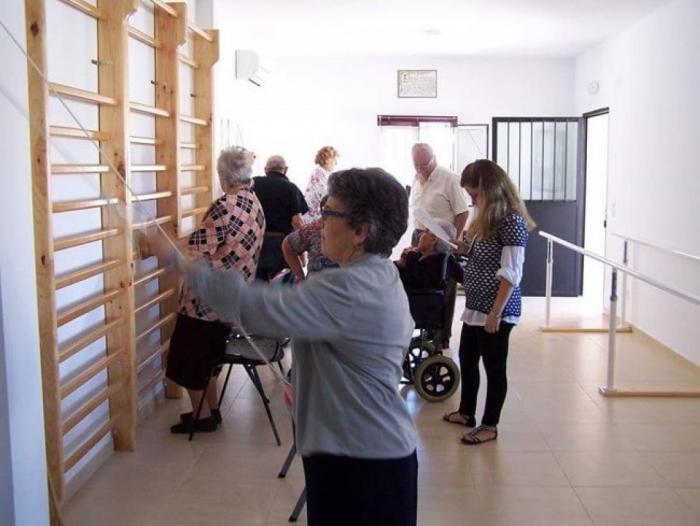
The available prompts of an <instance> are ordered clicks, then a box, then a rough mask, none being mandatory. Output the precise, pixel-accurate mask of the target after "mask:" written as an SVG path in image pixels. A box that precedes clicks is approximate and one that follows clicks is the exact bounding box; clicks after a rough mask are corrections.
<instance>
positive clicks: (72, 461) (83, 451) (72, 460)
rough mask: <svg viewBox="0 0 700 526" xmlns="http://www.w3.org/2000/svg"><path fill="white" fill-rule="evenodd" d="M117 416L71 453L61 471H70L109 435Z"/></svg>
mask: <svg viewBox="0 0 700 526" xmlns="http://www.w3.org/2000/svg"><path fill="white" fill-rule="evenodd" d="M118 416H119V415H115V416H113V417H112V418H111V419H110V420H109V422H107V423H106V424H105V425H103V426H102V427H101V428H100V429H98V430H97V431H96V432H95V434H94V435H92V436H91V437H90V438H89V439H88V440H87V441H86V442H84V443H83V444H82V445H81V446H80V447H79V448H78V449H76V450H75V453H73V454H72V455H71V456H70V457H68V458H67V459H66V461H65V462H64V463H63V470H64V471H68V470H70V469H71V468H72V467H73V466H75V465H76V464H77V463H78V462H80V460H81V459H82V458H83V457H84V456H85V455H87V454H88V453H89V452H90V450H91V449H92V448H93V447H95V446H96V445H97V443H98V442H99V441H100V440H102V439H103V438H104V437H105V436H106V435H107V433H109V432H110V431H111V430H112V429H113V428H114V424H115V422H116V421H117V418H118Z"/></svg>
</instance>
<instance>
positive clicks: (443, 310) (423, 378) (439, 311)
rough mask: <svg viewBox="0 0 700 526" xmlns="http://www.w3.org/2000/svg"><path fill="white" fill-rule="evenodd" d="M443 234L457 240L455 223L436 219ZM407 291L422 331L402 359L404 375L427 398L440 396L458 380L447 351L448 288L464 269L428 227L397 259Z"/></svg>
mask: <svg viewBox="0 0 700 526" xmlns="http://www.w3.org/2000/svg"><path fill="white" fill-rule="evenodd" d="M435 222H436V223H437V225H438V226H439V227H440V228H441V229H442V230H443V232H442V234H443V236H442V237H444V238H447V239H453V238H454V237H455V235H456V231H455V227H454V226H453V225H452V224H451V223H449V222H447V221H442V220H439V219H436V220H435ZM395 264H396V266H397V268H398V270H399V276H400V277H401V280H402V282H403V286H404V289H405V290H406V295H407V296H408V303H409V308H410V310H411V316H413V319H414V321H415V323H416V329H418V330H420V335H418V336H416V337H414V338H413V339H412V340H411V343H410V346H409V349H408V353H407V355H406V359H405V361H404V364H403V370H404V377H405V378H406V380H407V381H408V383H414V384H415V386H416V390H417V391H418V393H419V394H420V396H422V397H423V398H425V399H426V400H428V401H434V402H437V401H441V400H444V399H446V398H448V397H449V396H451V395H452V393H454V391H455V390H456V389H457V386H458V385H459V372H458V371H457V366H456V364H455V363H454V362H453V361H452V360H450V359H449V358H447V357H444V356H442V345H440V342H441V341H442V340H443V338H442V332H443V331H444V330H445V329H444V327H445V324H446V323H447V320H448V319H449V316H448V312H447V310H448V302H447V300H448V298H447V288H448V284H449V282H450V281H451V280H453V279H454V280H459V281H461V279H462V269H461V267H460V266H459V264H458V262H457V260H456V259H455V257H454V256H453V255H452V254H451V248H450V245H449V244H448V243H446V242H445V241H442V240H441V239H439V238H438V237H437V236H436V235H435V234H433V233H432V232H430V231H428V230H424V231H423V232H421V234H420V236H419V238H418V244H417V245H416V246H415V247H408V248H406V249H405V250H404V251H403V253H402V254H401V258H400V259H399V260H398V261H395Z"/></svg>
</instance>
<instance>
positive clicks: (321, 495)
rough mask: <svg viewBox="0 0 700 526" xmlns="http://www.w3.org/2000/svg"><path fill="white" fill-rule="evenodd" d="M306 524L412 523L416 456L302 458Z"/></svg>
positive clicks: (367, 525)
mask: <svg viewBox="0 0 700 526" xmlns="http://www.w3.org/2000/svg"><path fill="white" fill-rule="evenodd" d="M302 460H303V461H304V475H305V478H306V499H307V516H308V524H309V526H326V525H333V526H346V525H347V526H357V525H360V524H361V525H363V526H415V525H416V520H417V509H418V460H417V457H416V453H415V451H414V452H413V453H411V454H410V455H409V456H407V457H404V458H397V459H363V458H353V457H341V456H335V455H309V456H305V457H302Z"/></svg>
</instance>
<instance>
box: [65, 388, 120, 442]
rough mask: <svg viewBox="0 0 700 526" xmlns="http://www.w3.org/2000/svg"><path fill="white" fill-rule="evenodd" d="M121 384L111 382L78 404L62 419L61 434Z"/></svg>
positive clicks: (71, 427) (108, 396)
mask: <svg viewBox="0 0 700 526" xmlns="http://www.w3.org/2000/svg"><path fill="white" fill-rule="evenodd" d="M122 386H123V384H120V383H117V384H112V385H110V386H109V387H105V388H104V389H103V390H102V391H100V393H99V394H98V395H97V396H95V397H94V398H92V399H90V400H89V401H88V402H86V403H85V404H83V405H82V406H80V407H79V408H78V409H77V410H75V411H74V412H73V413H72V414H71V415H70V416H69V417H68V418H66V419H65V420H64V421H63V434H64V435H65V434H66V433H68V432H69V431H70V430H71V429H73V428H74V427H75V426H76V425H78V424H79V423H80V421H81V420H82V419H83V418H85V417H86V416H88V415H89V414H90V413H92V412H93V411H94V410H95V409H97V408H98V407H99V406H100V405H102V404H103V403H105V402H106V401H107V400H109V398H110V397H111V396H112V395H113V394H115V393H116V392H117V391H119V390H120V389H121V388H122Z"/></svg>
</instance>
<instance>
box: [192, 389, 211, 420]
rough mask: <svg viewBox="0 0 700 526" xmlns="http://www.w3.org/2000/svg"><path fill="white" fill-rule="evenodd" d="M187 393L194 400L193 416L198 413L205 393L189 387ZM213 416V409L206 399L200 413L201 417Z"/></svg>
mask: <svg viewBox="0 0 700 526" xmlns="http://www.w3.org/2000/svg"><path fill="white" fill-rule="evenodd" d="M187 394H188V395H190V402H192V418H194V417H195V415H196V414H197V408H198V407H199V401H200V400H201V398H202V395H203V394H204V391H203V390H202V391H195V390H193V389H188V390H187ZM210 416H211V410H210V408H209V404H208V403H207V401H206V400H205V401H204V403H203V404H202V411H201V412H200V413H199V419H200V420H202V419H203V418H209V417H210Z"/></svg>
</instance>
